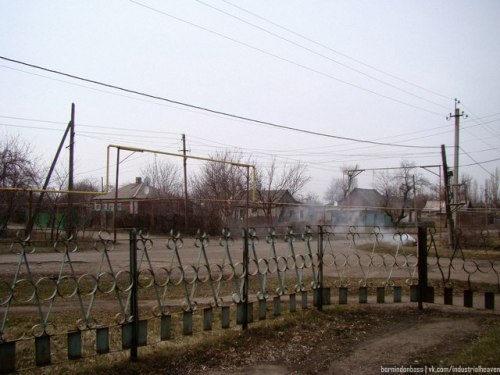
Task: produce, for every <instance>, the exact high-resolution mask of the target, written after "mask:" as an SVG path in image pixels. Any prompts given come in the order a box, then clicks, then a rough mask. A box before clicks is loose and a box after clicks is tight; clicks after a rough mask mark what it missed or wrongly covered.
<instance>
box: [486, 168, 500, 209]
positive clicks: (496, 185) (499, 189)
mask: <svg viewBox="0 0 500 375" xmlns="http://www.w3.org/2000/svg"><path fill="white" fill-rule="evenodd" d="M484 186H485V188H484V195H485V203H486V205H487V206H489V207H499V205H500V174H499V172H498V168H495V174H491V175H490V177H489V178H488V179H487V180H486V181H485V183H484Z"/></svg>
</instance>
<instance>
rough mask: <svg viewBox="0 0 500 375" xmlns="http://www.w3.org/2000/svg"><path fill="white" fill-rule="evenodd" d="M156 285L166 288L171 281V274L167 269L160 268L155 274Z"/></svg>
mask: <svg viewBox="0 0 500 375" xmlns="http://www.w3.org/2000/svg"><path fill="white" fill-rule="evenodd" d="M154 280H155V285H156V286H159V287H164V286H166V285H167V284H168V282H169V281H170V272H169V271H168V269H167V268H166V267H160V268H158V269H157V270H156V272H155V273H154Z"/></svg>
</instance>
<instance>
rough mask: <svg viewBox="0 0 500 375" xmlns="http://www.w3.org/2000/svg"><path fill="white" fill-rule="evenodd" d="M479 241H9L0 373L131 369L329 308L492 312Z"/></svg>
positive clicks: (494, 292)
mask: <svg viewBox="0 0 500 375" xmlns="http://www.w3.org/2000/svg"><path fill="white" fill-rule="evenodd" d="M478 235H479V238H480V241H479V246H475V247H474V248H473V249H470V248H463V247H462V246H461V245H459V246H457V248H455V249H451V250H450V249H448V248H447V246H443V245H442V244H441V243H440V242H439V238H438V237H437V236H436V235H435V231H434V229H432V228H428V227H427V225H425V224H421V225H417V226H414V227H406V228H399V229H398V230H394V229H393V228H380V227H374V228H368V227H363V228H356V227H332V226H317V227H314V228H311V227H306V228H305V230H304V231H303V232H302V233H296V232H294V231H293V230H292V229H291V228H288V229H283V230H275V229H265V228H257V229H255V228H248V229H245V230H242V232H241V233H236V234H234V233H233V234H232V233H230V232H229V231H228V230H223V231H222V233H221V235H220V237H219V238H217V239H216V240H211V239H210V238H209V237H208V236H207V235H205V234H203V233H201V232H199V233H198V235H197V236H196V237H195V238H191V239H184V238H182V237H181V236H180V235H179V234H177V233H171V235H170V236H168V237H164V238H151V237H150V236H148V235H147V234H146V233H144V232H136V231H135V230H132V231H130V233H129V235H128V238H126V239H125V240H123V239H122V241H121V242H120V241H119V242H118V244H115V243H114V242H113V241H112V239H111V236H110V235H109V234H107V233H100V234H99V235H98V236H96V237H95V238H94V241H93V245H92V246H91V248H82V247H81V246H79V245H78V241H76V240H75V239H73V238H68V239H63V240H60V241H56V242H54V243H51V244H48V243H47V241H43V242H40V241H38V240H37V239H36V238H31V237H26V238H23V237H18V238H17V240H16V241H14V242H12V244H11V245H10V249H9V252H8V253H3V254H0V259H1V262H0V264H1V265H0V267H2V269H1V273H0V274H1V275H2V276H1V277H0V312H1V315H0V317H1V321H0V324H1V325H0V372H2V373H8V372H13V371H16V370H19V369H26V368H31V367H33V366H46V365H50V364H55V363H59V362H62V361H67V360H78V359H81V358H87V357H90V356H96V355H104V354H106V353H111V352H120V351H125V350H130V356H131V359H132V360H134V359H137V355H138V354H137V350H138V347H140V346H145V345H153V344H158V343H160V342H162V341H166V340H175V339H179V338H181V337H182V336H185V335H192V334H195V333H197V332H199V331H211V330H215V329H228V328H234V327H236V326H238V325H241V327H242V328H243V329H245V328H246V327H247V326H248V325H249V324H251V323H252V322H254V321H255V320H263V319H267V318H269V317H273V316H279V315H281V314H283V313H288V312H291V313H293V312H295V311H297V310H298V309H307V308H313V307H314V308H317V309H322V308H323V307H324V306H325V305H329V304H333V303H338V304H346V303H361V304H364V303H387V302H391V303H400V302H416V303H418V305H419V307H422V304H423V303H436V302H439V303H444V304H457V303H458V304H460V305H463V306H468V307H479V308H486V309H495V306H496V305H497V304H496V303H495V302H496V301H495V300H496V298H497V297H498V293H499V291H500V256H499V254H498V253H499V251H498V249H495V247H496V244H497V243H498V238H497V237H498V233H497V232H494V233H493V234H491V233H490V232H487V231H480V232H479V234H478ZM214 242H215V243H214ZM419 260H420V261H419ZM477 296H480V297H481V298H479V299H478V297H477ZM462 298H463V303H462ZM483 302H484V303H483Z"/></svg>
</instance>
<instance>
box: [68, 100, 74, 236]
mask: <svg viewBox="0 0 500 375" xmlns="http://www.w3.org/2000/svg"><path fill="white" fill-rule="evenodd" d="M74 155H75V103H72V104H71V121H70V131H69V173H68V191H70V192H71V191H72V190H74V180H73V178H74V164H75V159H74V157H75V156H74ZM73 211H74V210H73V194H71V193H68V208H67V215H66V217H67V220H68V222H67V231H68V237H71V236H72V235H74V234H75V233H74V232H75V228H74V227H75V223H74V212H73Z"/></svg>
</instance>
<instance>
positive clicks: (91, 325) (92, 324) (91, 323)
mask: <svg viewBox="0 0 500 375" xmlns="http://www.w3.org/2000/svg"><path fill="white" fill-rule="evenodd" d="M76 326H77V327H78V329H79V330H80V331H85V330H87V329H96V328H97V327H98V326H99V324H98V322H97V320H95V318H88V319H87V320H85V319H82V318H79V319H78V320H77V321H76Z"/></svg>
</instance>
